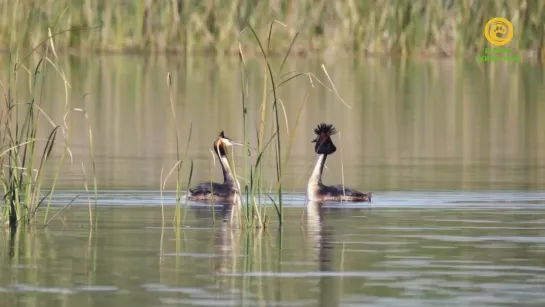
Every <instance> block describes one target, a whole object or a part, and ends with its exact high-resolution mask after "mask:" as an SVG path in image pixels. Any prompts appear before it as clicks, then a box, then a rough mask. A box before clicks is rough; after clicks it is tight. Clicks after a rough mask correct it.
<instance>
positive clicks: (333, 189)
mask: <svg viewBox="0 0 545 307" xmlns="http://www.w3.org/2000/svg"><path fill="white" fill-rule="evenodd" d="M314 133H316V135H317V136H316V139H314V140H313V141H312V143H316V146H315V147H314V151H315V152H316V154H318V161H316V165H315V166H314V170H313V171H312V175H311V176H310V178H309V180H308V186H307V197H308V199H309V200H310V201H360V202H366V201H367V202H370V201H371V195H372V193H371V192H369V193H367V194H365V193H362V192H359V191H356V190H353V189H349V188H346V187H344V189H343V185H342V184H339V185H333V186H326V185H323V184H322V171H323V169H324V165H325V160H326V158H327V156H328V155H332V154H333V153H335V151H337V147H335V144H333V141H332V140H331V136H332V135H334V134H335V133H337V131H336V130H335V127H333V125H331V124H329V125H328V124H324V123H322V124H319V125H318V127H316V129H314Z"/></svg>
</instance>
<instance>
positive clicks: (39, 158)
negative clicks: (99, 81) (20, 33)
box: [0, 18, 97, 228]
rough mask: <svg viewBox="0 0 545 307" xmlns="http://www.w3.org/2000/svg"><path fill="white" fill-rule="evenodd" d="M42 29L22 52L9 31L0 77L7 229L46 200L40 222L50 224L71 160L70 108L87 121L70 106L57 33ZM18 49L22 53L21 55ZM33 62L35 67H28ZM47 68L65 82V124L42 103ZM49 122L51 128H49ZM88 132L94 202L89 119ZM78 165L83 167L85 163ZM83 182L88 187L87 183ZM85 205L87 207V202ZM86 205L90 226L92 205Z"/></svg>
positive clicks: (27, 219)
mask: <svg viewBox="0 0 545 307" xmlns="http://www.w3.org/2000/svg"><path fill="white" fill-rule="evenodd" d="M14 20H15V18H14ZM42 33H43V34H45V35H43V34H42V35H43V37H45V39H44V38H42V40H41V41H40V42H39V43H38V44H37V45H36V46H35V47H34V48H32V49H31V50H30V52H28V51H26V52H27V53H24V52H25V51H24V50H28V48H23V47H22V44H21V43H20V41H17V40H16V36H17V34H16V33H13V37H11V38H10V42H14V43H12V44H10V46H9V48H10V49H9V54H8V66H7V69H8V72H7V74H6V76H7V80H1V86H2V90H3V94H4V104H3V105H2V106H1V107H0V109H1V111H0V149H1V150H0V163H1V165H2V168H1V170H0V182H1V183H2V187H3V192H4V197H3V206H2V210H1V211H0V218H1V219H2V220H4V219H6V221H5V222H4V225H5V226H7V225H9V226H10V227H11V228H16V227H17V225H18V224H20V223H21V222H23V223H24V224H29V223H31V222H33V220H34V218H35V216H36V213H37V211H38V209H39V208H40V207H41V206H42V205H43V204H44V203H46V204H47V208H46V212H45V216H44V224H47V223H49V221H48V212H49V207H50V205H51V202H52V196H53V193H54V191H55V188H56V184H57V179H58V177H59V175H60V171H61V168H62V165H63V163H64V160H65V157H66V156H69V157H70V162H71V163H73V158H74V157H73V155H72V151H71V150H70V141H71V135H72V134H71V131H72V125H71V124H70V125H69V124H67V121H66V119H67V117H68V115H69V114H70V113H72V112H83V113H84V115H85V117H86V119H87V122H89V121H88V117H87V114H85V110H83V109H81V108H71V107H70V102H69V101H68V92H69V88H70V84H69V82H68V80H67V79H66V76H65V74H64V71H63V70H62V68H60V66H58V65H56V64H55V62H56V60H57V59H58V58H57V54H56V51H55V50H56V49H55V44H54V41H55V38H56V36H57V35H54V34H52V30H51V29H49V28H48V29H47V31H46V32H42ZM21 53H23V54H25V56H23V57H20V54H21ZM33 62H34V64H32V63H33ZM31 65H33V68H29V67H31ZM51 69H53V71H54V72H55V73H56V74H57V76H58V77H60V78H62V80H63V81H64V84H65V101H64V107H65V115H64V119H63V124H60V125H59V124H57V123H55V122H54V121H53V120H52V119H51V117H50V116H48V114H47V113H46V112H45V111H44V110H43V108H42V103H43V99H42V92H43V90H44V84H45V82H46V78H48V77H50V74H51V72H50V70H51ZM25 79H28V88H27V89H26V90H25V91H24V92H23V93H20V89H19V87H20V86H19V84H20V82H25V81H26V80H25ZM25 83H26V82H25ZM44 119H45V124H46V125H45V126H44V122H43V121H44ZM47 127H51V128H50V129H49V130H47ZM88 132H89V142H90V160H91V162H92V164H93V179H94V191H95V201H96V195H97V182H96V175H95V163H94V154H93V142H92V129H91V126H90V124H89V126H88ZM59 137H60V140H59ZM59 142H60V143H59ZM56 147H61V148H62V153H61V158H60V160H59V161H58V162H57V163H56V164H55V163H54V162H52V161H51V159H50V157H51V154H52V152H53V151H54V148H56ZM46 168H54V169H56V171H55V174H54V177H53V180H52V182H47V183H45V182H44V181H43V180H44V173H45V172H46ZM82 170H83V172H85V170H84V164H83V162H82ZM43 186H49V190H48V191H46V192H45V193H44V192H43V191H42V187H43ZM85 187H86V189H87V184H85ZM89 205H90V206H91V203H90V202H89ZM61 210H63V209H61ZM89 210H90V211H89V213H90V217H89V218H90V224H91V226H92V225H93V220H92V215H91V214H92V210H91V207H90V209H89ZM6 217H8V218H6ZM95 224H96V215H95Z"/></svg>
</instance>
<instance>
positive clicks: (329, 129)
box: [314, 123, 337, 136]
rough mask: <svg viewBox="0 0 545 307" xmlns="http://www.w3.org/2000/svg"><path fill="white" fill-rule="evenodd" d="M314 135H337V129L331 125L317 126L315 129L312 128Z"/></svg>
mask: <svg viewBox="0 0 545 307" xmlns="http://www.w3.org/2000/svg"><path fill="white" fill-rule="evenodd" d="M314 133H316V135H321V134H322V133H325V134H326V135H327V136H332V135H334V134H335V133H337V129H335V127H333V125H332V124H326V123H321V124H318V126H317V127H316V128H314Z"/></svg>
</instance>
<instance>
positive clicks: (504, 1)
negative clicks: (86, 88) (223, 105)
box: [0, 0, 545, 56]
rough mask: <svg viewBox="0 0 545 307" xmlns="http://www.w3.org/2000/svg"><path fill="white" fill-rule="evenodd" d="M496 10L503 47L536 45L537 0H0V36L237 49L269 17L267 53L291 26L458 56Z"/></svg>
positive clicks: (317, 45)
mask: <svg viewBox="0 0 545 307" xmlns="http://www.w3.org/2000/svg"><path fill="white" fill-rule="evenodd" d="M498 16H499V17H506V18H508V19H509V20H511V22H512V23H513V25H514V29H515V34H514V39H513V41H512V42H511V43H510V44H509V46H510V47H512V48H515V49H519V50H532V51H534V52H535V51H537V52H542V50H543V46H544V43H543V41H544V39H543V36H544V28H543V24H545V0H532V1H528V0H523V1H513V0H500V1H476V0H461V1H452V0H440V1H429V0H395V1H394V0H369V1H355V0H341V1H335V3H331V2H330V1H326V0H302V1H295V0H269V1H253V0H240V1H196V0H191V1H181V0H170V1H152V0H143V1H106V0H73V1H69V0H55V1H54V0H43V1H41V0H40V1H38V0H28V1H2V3H1V4H0V46H9V45H10V43H11V42H12V41H13V40H16V41H20V42H21V43H22V46H26V47H31V46H35V45H36V44H37V43H38V42H39V41H40V39H41V36H40V35H41V34H40V33H43V31H44V30H45V29H46V28H47V27H51V26H53V25H57V26H58V27H59V28H60V29H71V31H70V32H69V33H67V34H66V35H63V36H62V37H59V38H58V39H57V42H56V45H57V48H58V49H70V50H74V51H75V52H77V53H85V52H93V51H101V52H184V53H186V54H191V53H199V52H215V53H218V54H225V53H228V54H233V55H236V54H238V52H239V48H238V37H239V34H240V33H241V31H242V30H243V29H244V28H245V27H246V25H247V24H251V25H252V26H253V27H254V29H255V31H256V32H257V33H259V34H260V35H264V34H265V33H267V32H268V29H269V21H270V20H278V21H280V22H282V23H284V24H286V25H288V26H289V27H290V29H292V30H291V31H289V32H286V31H284V33H276V35H277V39H276V43H275V45H274V46H271V50H270V51H271V53H272V52H278V53H283V50H286V49H287V48H288V46H290V44H291V37H293V35H294V34H295V32H299V33H300V35H299V36H300V38H299V39H298V43H297V44H296V45H294V46H293V48H292V49H293V52H294V53H315V52H317V51H323V52H326V53H327V52H344V51H354V52H358V53H360V54H377V53H378V54H392V53H393V54H436V55H443V56H459V55H467V54H471V55H473V54H475V53H481V52H482V49H483V48H484V46H485V44H486V41H485V38H484V35H483V27H484V25H485V24H486V22H487V20H488V19H490V18H493V17H498ZM246 47H248V48H250V50H246V51H245V52H246V53H249V52H256V53H258V54H259V53H261V52H260V51H259V48H257V46H246ZM253 47H255V48H253Z"/></svg>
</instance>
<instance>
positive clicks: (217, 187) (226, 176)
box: [189, 130, 242, 202]
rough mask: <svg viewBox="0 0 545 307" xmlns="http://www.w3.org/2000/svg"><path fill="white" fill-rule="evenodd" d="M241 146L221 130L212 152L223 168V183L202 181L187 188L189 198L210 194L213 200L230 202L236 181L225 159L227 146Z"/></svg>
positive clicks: (206, 197)
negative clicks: (195, 185) (193, 186)
mask: <svg viewBox="0 0 545 307" xmlns="http://www.w3.org/2000/svg"><path fill="white" fill-rule="evenodd" d="M229 146H242V144H240V143H236V142H235V141H233V140H231V139H230V138H228V137H226V136H225V135H224V133H223V130H222V131H221V132H220V134H219V136H218V139H217V140H216V141H215V142H214V152H215V153H216V155H217V156H218V158H219V160H220V164H221V169H222V170H223V183H218V182H203V183H201V184H199V185H198V186H197V187H196V188H195V189H189V199H190V200H209V199H212V195H213V197H214V200H215V201H220V202H232V201H234V199H235V198H234V196H235V193H236V189H237V183H236V181H235V178H234V177H233V173H232V172H231V168H230V167H229V163H228V161H227V147H229Z"/></svg>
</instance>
